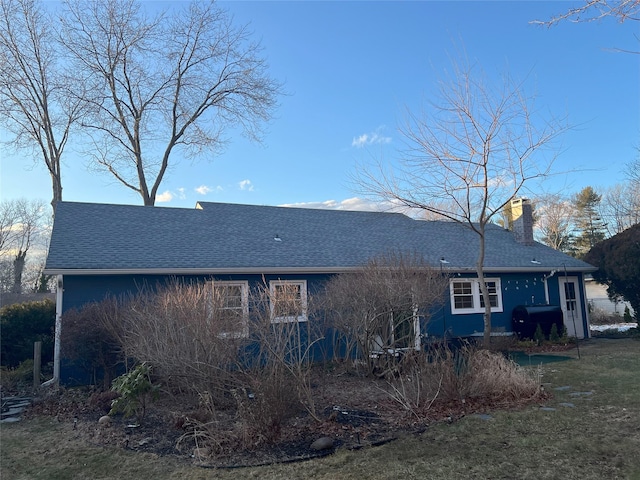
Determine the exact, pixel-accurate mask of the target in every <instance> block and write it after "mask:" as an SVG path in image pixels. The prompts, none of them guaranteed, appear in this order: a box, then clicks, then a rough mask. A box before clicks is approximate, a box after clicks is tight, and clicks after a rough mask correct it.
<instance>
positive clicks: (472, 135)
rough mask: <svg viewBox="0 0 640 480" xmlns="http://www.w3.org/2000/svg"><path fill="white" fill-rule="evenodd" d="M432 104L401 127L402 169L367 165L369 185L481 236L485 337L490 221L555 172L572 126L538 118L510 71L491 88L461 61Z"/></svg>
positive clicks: (365, 177)
mask: <svg viewBox="0 0 640 480" xmlns="http://www.w3.org/2000/svg"><path fill="white" fill-rule="evenodd" d="M438 93H439V96H438V100H437V101H434V102H432V104H431V105H430V110H428V111H425V112H423V113H422V114H421V115H416V114H413V113H411V112H409V115H408V121H407V122H406V125H405V126H404V128H403V129H402V133H403V135H404V137H405V140H406V143H407V147H408V149H407V151H406V155H405V158H404V159H403V161H402V165H401V167H400V168H399V170H398V171H397V172H385V171H384V170H383V169H382V168H379V171H377V172H371V171H365V172H363V173H362V174H361V178H360V179H359V181H360V184H361V185H362V186H363V187H364V189H365V190H367V191H368V192H370V193H373V194H375V195H377V196H380V197H382V198H384V199H386V200H390V201H392V202H394V203H398V204H401V205H404V206H406V207H409V208H412V209H418V210H421V211H423V212H428V213H429V214H432V215H437V216H441V217H444V218H446V219H449V220H451V221H454V222H458V223H460V224H462V225H464V226H466V227H467V228H469V229H471V230H472V231H473V232H475V233H476V234H477V235H478V237H479V240H480V248H479V252H478V258H477V263H476V272H477V275H478V279H479V283H480V285H481V289H482V290H483V295H484V300H485V305H486V312H485V332H484V333H485V344H488V343H489V339H490V332H491V307H490V301H489V293H488V291H487V290H486V286H485V284H484V274H483V268H484V267H483V265H484V252H485V228H486V226H487V224H488V223H490V222H492V221H493V220H494V219H496V220H497V218H498V217H499V215H500V212H501V211H502V210H503V208H504V207H505V206H506V205H507V204H509V203H510V202H511V200H512V199H514V198H516V197H517V196H519V195H521V194H522V193H523V192H524V191H525V187H526V186H527V185H528V184H530V183H531V182H532V181H534V180H542V179H544V178H545V177H547V176H548V175H550V172H551V166H552V164H553V161H554V158H555V153H554V151H553V150H552V148H551V147H552V146H553V142H554V140H556V138H557V137H558V135H559V134H560V133H561V132H562V131H563V130H565V129H566V127H564V126H563V125H561V124H560V123H558V122H556V121H546V120H544V119H540V118H538V115H537V112H535V111H533V110H532V107H533V100H534V99H533V98H530V97H527V96H525V95H524V94H523V90H522V85H521V84H518V83H515V82H513V81H512V80H511V79H510V78H508V77H507V78H505V80H504V84H503V85H502V86H501V87H500V88H498V89H491V88H489V87H488V86H487V85H486V82H485V81H484V80H483V77H482V75H481V72H475V71H474V69H473V68H472V67H470V66H464V67H459V66H457V65H454V73H453V75H452V76H451V77H450V78H447V79H446V80H445V81H442V82H441V83H440V89H439V92H438Z"/></svg>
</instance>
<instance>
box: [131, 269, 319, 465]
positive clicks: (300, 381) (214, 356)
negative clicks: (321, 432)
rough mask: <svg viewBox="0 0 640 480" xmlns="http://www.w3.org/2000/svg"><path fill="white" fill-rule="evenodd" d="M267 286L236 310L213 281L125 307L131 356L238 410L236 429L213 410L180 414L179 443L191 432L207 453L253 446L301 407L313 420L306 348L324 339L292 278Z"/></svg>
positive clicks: (170, 380) (139, 298)
mask: <svg viewBox="0 0 640 480" xmlns="http://www.w3.org/2000/svg"><path fill="white" fill-rule="evenodd" d="M269 287H270V286H269V285H268V284H267V283H266V282H265V284H264V285H262V286H260V287H258V288H255V289H253V290H252V291H251V292H250V294H249V295H248V296H249V298H248V302H247V303H248V304H249V305H250V307H251V308H247V309H246V310H241V313H242V314H241V315H240V316H238V315H237V311H236V310H237V309H234V308H231V307H230V306H229V305H230V303H229V302H230V298H231V297H232V296H231V297H230V296H229V295H228V294H229V293H230V292H229V291H228V290H227V291H225V290H224V288H227V287H226V286H225V285H224V284H220V285H217V284H216V282H212V283H211V282H210V283H208V284H206V285H202V284H196V283H193V284H186V283H184V282H180V281H177V280H176V281H174V282H172V283H171V284H170V285H168V286H166V287H164V288H160V289H158V290H157V291H156V292H148V291H147V292H142V293H140V294H138V295H136V296H135V297H134V298H132V299H130V300H129V302H128V303H127V304H126V305H124V306H123V308H122V313H121V314H122V315H123V317H124V318H125V324H126V334H125V335H124V338H123V344H124V345H125V346H126V348H127V351H128V352H130V353H131V355H132V356H134V357H135V358H136V359H137V360H138V361H145V362H149V363H150V364H151V365H153V368H154V373H155V374H156V375H158V376H159V377H161V378H162V382H163V383H164V384H165V385H167V386H169V387H173V388H178V389H180V390H187V391H189V392H191V393H196V394H198V395H199V396H200V398H207V399H208V402H209V403H210V404H211V405H212V408H219V407H231V408H236V414H237V419H238V424H237V429H236V431H234V432H231V431H228V430H227V431H226V432H225V433H224V434H223V433H222V432H221V431H220V427H219V425H218V424H217V421H216V419H215V415H214V416H213V418H212V419H210V420H206V421H201V420H198V419H192V418H188V419H185V423H186V424H189V429H188V432H187V433H186V434H185V436H184V438H183V439H182V440H181V442H182V443H183V444H184V442H185V441H186V439H187V438H189V436H191V438H192V439H193V441H194V442H195V443H197V444H199V445H205V446H206V448H208V449H210V450H211V451H212V452H217V451H220V450H221V449H223V448H226V447H225V445H228V444H229V442H233V441H234V440H233V439H236V440H237V441H239V442H241V443H242V445H243V446H247V447H250V446H253V445H257V444H260V443H265V442H273V441H275V440H276V439H277V438H278V435H279V434H280V429H281V426H282V423H283V422H284V421H286V420H287V419H288V418H289V417H291V416H293V415H295V414H296V413H298V412H299V411H300V410H301V409H303V408H304V409H306V410H307V411H308V412H309V414H311V415H312V416H314V418H317V416H316V412H315V403H314V398H313V394H312V388H311V378H310V370H311V363H312V358H311V355H310V352H311V349H312V348H313V346H314V345H315V344H316V343H317V342H318V341H319V340H320V339H321V338H322V337H321V336H320V335H319V333H318V332H319V330H316V328H315V326H316V323H315V322H312V321H308V318H309V315H310V312H309V310H308V303H307V302H306V296H305V297H304V298H303V296H302V295H301V293H302V292H301V291H300V289H299V288H298V287H296V285H295V284H288V283H286V282H282V283H280V284H278V288H275V289H274V288H269ZM249 313H250V315H249ZM221 435H223V436H225V435H226V436H225V437H224V438H226V440H225V441H221V440H220V438H221V437H220V436H221ZM209 437H210V438H209ZM227 437H228V438H227Z"/></svg>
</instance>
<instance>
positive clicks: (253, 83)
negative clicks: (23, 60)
mask: <svg viewBox="0 0 640 480" xmlns="http://www.w3.org/2000/svg"><path fill="white" fill-rule="evenodd" d="M66 7H67V9H66V14H65V16H64V17H63V18H62V19H61V22H62V25H63V33H62V42H63V44H64V45H65V47H66V49H67V51H68V52H69V54H70V55H71V57H72V59H73V63H74V65H75V66H76V68H75V71H76V72H78V75H77V79H76V80H75V82H74V83H73V85H71V87H70V88H71V89H72V92H73V94H74V96H75V98H77V99H78V100H79V101H81V102H82V103H83V105H85V106H86V108H87V112H88V115H86V116H85V117H84V118H83V124H82V126H83V127H84V128H85V129H86V131H87V132H88V133H89V135H90V137H91V139H92V140H91V147H92V148H90V149H87V154H88V155H89V156H90V157H91V158H92V160H93V162H94V164H95V165H96V166H97V167H98V168H100V169H102V170H105V171H107V172H109V173H110V174H111V175H113V176H114V177H115V178H116V180H118V181H119V182H120V183H122V184H123V185H125V186H126V187H128V188H130V189H132V190H134V191H135V192H137V193H138V194H139V195H140V196H141V197H142V200H143V203H144V204H145V205H153V204H154V203H155V199H156V195H157V193H158V189H159V188H160V185H161V183H162V181H163V179H164V177H165V175H166V173H167V170H168V169H169V167H170V165H171V161H170V158H171V155H172V153H173V152H174V150H175V149H176V148H179V149H180V150H181V151H182V152H183V153H185V154H186V155H190V156H197V155H199V154H202V153H203V152H205V151H214V152H215V151H217V150H219V149H221V148H222V147H223V146H224V144H225V138H224V137H223V132H224V131H225V130H226V129H228V128H230V127H240V128H241V129H242V130H243V131H244V132H245V133H246V134H247V135H248V136H249V137H250V138H252V139H255V140H258V139H259V137H260V132H261V128H262V125H263V124H264V123H265V122H268V121H269V120H270V118H271V112H272V110H273V109H274V108H275V107H276V103H277V96H278V95H279V94H280V90H281V85H280V84H278V83H277V82H276V81H275V80H273V79H271V78H270V77H269V76H268V75H267V65H266V63H265V61H264V59H263V58H262V57H261V56H260V47H259V45H258V44H256V43H254V42H252V41H251V40H250V33H249V32H248V30H247V29H246V27H239V28H238V27H235V26H234V25H233V24H232V22H231V19H230V17H229V16H228V15H227V13H226V12H225V11H223V10H221V9H219V8H218V7H217V6H216V5H215V4H214V2H198V1H194V2H192V3H191V4H189V5H188V6H187V7H186V8H183V9H181V10H176V11H175V12H173V13H170V12H163V13H161V14H159V15H157V16H156V17H152V18H151V17H149V16H147V14H146V12H145V11H144V9H143V8H142V7H141V4H140V3H138V2H136V1H134V0H104V1H96V2H91V3H89V4H87V3H86V2H80V1H74V0H70V1H68V2H67V3H66ZM94 147H97V150H95V149H94Z"/></svg>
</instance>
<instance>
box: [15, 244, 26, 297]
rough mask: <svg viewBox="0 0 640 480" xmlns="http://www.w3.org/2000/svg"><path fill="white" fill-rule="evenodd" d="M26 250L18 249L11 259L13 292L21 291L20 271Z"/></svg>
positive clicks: (22, 267) (22, 269)
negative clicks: (14, 256)
mask: <svg viewBox="0 0 640 480" xmlns="http://www.w3.org/2000/svg"><path fill="white" fill-rule="evenodd" d="M26 256H27V252H23V251H22V250H20V251H19V252H18V254H17V255H16V258H15V259H14V260H13V289H12V292H13V293H18V294H20V293H22V272H23V271H24V263H25V258H26Z"/></svg>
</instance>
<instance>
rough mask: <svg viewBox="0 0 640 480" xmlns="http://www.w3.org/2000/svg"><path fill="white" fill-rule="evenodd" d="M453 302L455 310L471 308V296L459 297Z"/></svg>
mask: <svg viewBox="0 0 640 480" xmlns="http://www.w3.org/2000/svg"><path fill="white" fill-rule="evenodd" d="M453 300H454V306H455V308H473V295H459V296H456V297H454V299H453Z"/></svg>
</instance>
